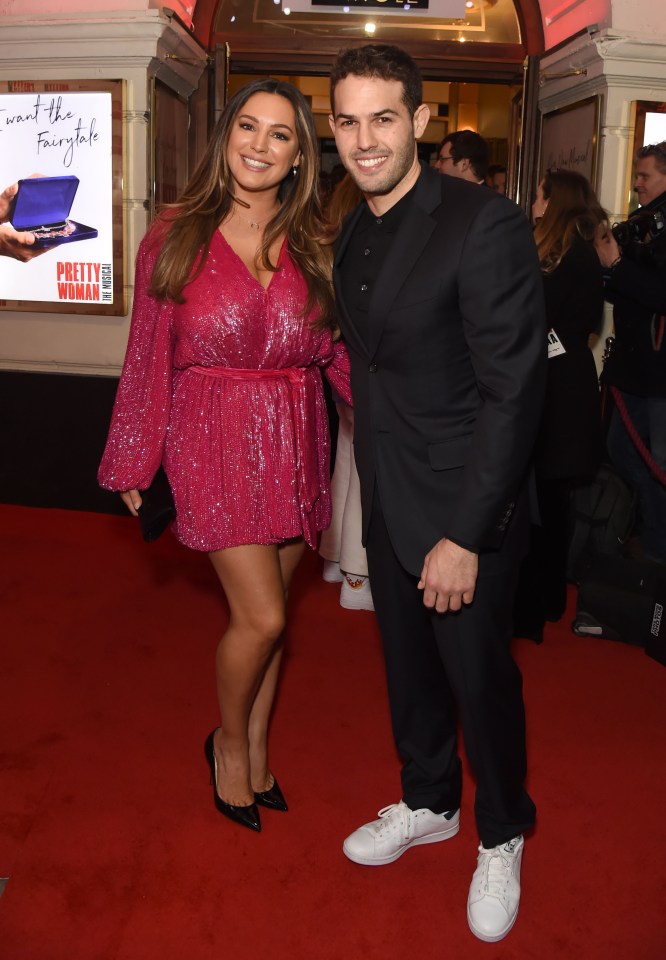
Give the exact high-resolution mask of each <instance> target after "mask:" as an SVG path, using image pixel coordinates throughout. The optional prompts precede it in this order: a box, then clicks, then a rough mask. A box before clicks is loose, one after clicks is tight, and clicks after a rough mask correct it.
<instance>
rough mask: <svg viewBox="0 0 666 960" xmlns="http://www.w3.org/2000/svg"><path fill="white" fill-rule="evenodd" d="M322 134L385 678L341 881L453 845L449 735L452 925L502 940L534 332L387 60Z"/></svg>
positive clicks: (417, 96)
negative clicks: (364, 814)
mask: <svg viewBox="0 0 666 960" xmlns="http://www.w3.org/2000/svg"><path fill="white" fill-rule="evenodd" d="M331 108H332V116H331V118H330V122H331V128H332V130H333V133H334V135H335V139H336V144H337V148H338V152H339V154H340V157H341V159H342V161H343V163H344V165H345V167H346V168H347V170H349V172H350V173H351V175H352V177H353V178H354V180H355V181H356V183H357V184H358V186H359V187H360V188H361V190H362V192H363V194H364V200H363V201H362V202H361V204H360V206H359V207H358V208H357V209H356V210H355V211H354V213H352V214H351V215H350V217H349V218H348V220H347V221H346V223H345V226H344V227H343V231H342V234H341V236H340V239H339V242H338V244H337V246H336V256H335V267H334V276H335V285H336V291H337V296H338V301H339V312H340V325H341V328H342V332H343V335H344V337H345V340H346V343H347V347H348V350H349V354H350V358H351V376H352V392H353V395H354V407H355V411H354V417H355V426H354V430H355V455H356V461H357V465H358V471H359V475H360V479H361V496H362V505H363V536H364V542H365V543H366V545H367V553H368V562H369V565H370V578H371V581H372V590H373V596H374V599H375V609H376V612H377V616H378V620H379V626H380V630H381V633H382V640H383V644H384V653H385V659H386V666H387V675H388V688H389V699H390V705H391V717H392V723H393V732H394V736H395V740H396V744H397V747H398V750H399V752H400V754H401V757H402V760H403V767H402V800H401V801H400V802H399V803H397V804H392V805H391V806H389V807H386V808H385V809H383V810H382V811H380V815H379V819H378V820H376V821H373V822H372V823H369V824H365V825H364V826H362V827H360V828H359V829H358V830H356V831H355V832H354V833H353V834H352V835H351V836H350V837H348V838H347V839H346V840H345V843H344V852H345V853H346V855H347V856H348V857H349V858H350V859H352V860H354V861H355V862H357V863H363V864H367V865H379V864H385V863H391V862H392V861H394V860H396V859H397V858H398V857H399V856H400V855H401V854H402V853H404V852H405V850H407V849H408V848H409V847H411V846H414V845H417V844H421V843H433V842H436V841H439V840H445V839H448V838H449V837H452V836H453V835H455V834H456V833H457V832H458V824H459V807H460V798H461V787H462V778H461V765H460V760H459V758H458V756H457V751H456V731H457V716H458V715H460V717H461V720H462V729H463V732H464V736H465V744H466V749H467V754H468V756H469V759H470V761H471V764H472V767H473V770H474V774H475V776H476V779H477V791H476V803H475V815H476V821H477V826H478V830H479V835H480V838H481V844H482V846H481V847H480V848H479V859H478V865H477V869H476V871H475V874H474V878H473V880H472V885H471V887H470V892H469V899H468V911H467V912H468V921H469V924H470V927H471V929H472V931H473V932H474V933H475V935H476V936H478V937H480V938H481V939H483V940H489V941H493V940H499V939H501V938H502V937H503V936H505V935H506V934H507V933H508V931H509V930H510V929H511V927H512V925H513V923H514V921H515V918H516V913H517V910H518V901H519V897H520V862H521V855H522V849H523V838H522V834H523V832H524V831H525V830H527V829H529V828H530V827H531V826H532V824H533V822H534V816H535V808H534V804H533V803H532V800H531V799H530V797H529V796H528V794H527V792H526V790H525V787H524V779H525V775H526V753H525V729H524V710H523V701H522V680H521V676H520V672H519V670H518V668H517V666H516V664H515V663H514V661H513V659H512V657H511V654H510V649H509V646H510V641H511V631H512V624H511V609H512V600H513V594H514V590H515V585H516V579H517V573H518V567H519V563H520V560H521V557H522V556H523V554H524V550H525V545H526V538H527V529H528V516H527V504H526V497H525V489H524V488H525V474H526V470H527V464H528V461H529V458H530V453H531V451H532V446H533V442H534V436H535V431H536V427H537V424H538V420H539V414H540V408H541V402H542V394H543V384H544V380H545V372H546V371H545V367H546V323H545V318H544V313H543V304H542V283H541V276H540V272H539V266H538V263H537V256H536V249H535V245H534V242H533V240H532V236H531V232H530V229H529V226H528V223H527V220H526V218H525V217H524V215H523V214H522V212H521V211H520V210H519V209H518V207H517V206H516V205H515V204H513V203H512V202H511V201H510V200H506V199H505V198H502V197H499V196H498V195H497V194H495V193H494V192H493V191H491V190H479V189H478V187H477V186H475V185H473V184H469V183H465V182H464V181H462V180H457V179H453V178H451V177H441V176H439V174H438V173H437V172H436V171H434V170H432V169H430V168H428V167H426V166H421V165H420V164H419V161H418V157H417V150H416V140H417V138H418V137H419V136H421V134H422V133H423V131H424V129H425V126H426V124H427V122H428V117H429V111H428V107H427V106H426V105H425V104H423V103H422V102H421V79H420V75H419V72H418V70H417V68H416V65H415V64H414V62H413V60H412V59H411V58H410V57H409V56H408V55H407V54H406V53H404V52H403V51H402V50H400V49H398V48H396V47H391V46H384V45H371V46H365V47H360V48H355V49H351V50H346V51H342V52H341V54H340V55H339V57H338V59H337V61H336V63H335V65H334V67H333V73H332V79H331Z"/></svg>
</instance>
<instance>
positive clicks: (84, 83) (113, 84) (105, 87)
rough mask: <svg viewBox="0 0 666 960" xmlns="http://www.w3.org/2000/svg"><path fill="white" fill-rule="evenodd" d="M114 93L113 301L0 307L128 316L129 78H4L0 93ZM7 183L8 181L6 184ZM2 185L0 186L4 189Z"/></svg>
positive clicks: (1, 304) (4, 303)
mask: <svg viewBox="0 0 666 960" xmlns="http://www.w3.org/2000/svg"><path fill="white" fill-rule="evenodd" d="M26 91H27V92H30V93H110V94H111V144H112V146H111V177H112V188H111V195H112V230H113V239H112V243H113V301H112V302H111V303H108V304H106V303H92V302H91V303H88V302H86V303H74V302H72V301H71V300H68V301H63V302H57V301H51V300H2V299H0V310H12V311H29V312H31V313H59V314H70V315H71V314H74V315H90V316H111V317H118V316H124V315H125V314H126V313H127V294H126V290H125V249H126V223H125V210H124V204H123V182H124V163H125V149H124V131H123V117H124V113H125V98H126V81H125V80H79V79H69V80H67V79H65V80H52V79H48V80H30V79H27V80H26V79H25V78H22V79H21V80H20V81H12V80H1V81H0V94H7V93H25V92H26ZM4 186H6V184H5V185H4ZM4 186H3V187H0V189H4Z"/></svg>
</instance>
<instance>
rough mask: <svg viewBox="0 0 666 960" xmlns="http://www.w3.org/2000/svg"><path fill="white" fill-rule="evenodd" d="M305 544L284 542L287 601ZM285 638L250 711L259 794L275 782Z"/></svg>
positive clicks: (282, 563)
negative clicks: (272, 754) (271, 749)
mask: <svg viewBox="0 0 666 960" xmlns="http://www.w3.org/2000/svg"><path fill="white" fill-rule="evenodd" d="M304 549H305V544H304V543H303V541H302V540H298V541H290V542H289V543H283V544H281V545H280V548H279V551H278V554H279V560H280V571H281V574H282V584H283V589H284V597H285V600H286V598H287V593H288V590H289V585H290V584H291V579H292V577H293V575H294V571H295V570H296V567H297V566H298V564H299V561H300V559H301V557H302V556H303V551H304ZM282 649H283V644H282V640H280V642H279V643H278V644H276V646H275V648H274V650H273V654H272V656H271V658H270V661H269V663H268V664H267V666H266V671H265V673H264V676H263V679H262V681H261V684H260V686H259V689H258V691H257V695H256V697H255V700H254V704H253V705H252V710H251V711H250V721H249V725H248V733H249V739H250V779H251V784H252V789H253V790H254V791H256V792H257V793H260V792H261V791H263V790H269V789H270V788H271V787H272V785H273V777H272V776H271V771H270V767H269V764H268V723H269V720H270V714H271V709H272V707H273V701H274V699H275V690H276V687H277V682H278V676H279V673H280V662H281V660H282Z"/></svg>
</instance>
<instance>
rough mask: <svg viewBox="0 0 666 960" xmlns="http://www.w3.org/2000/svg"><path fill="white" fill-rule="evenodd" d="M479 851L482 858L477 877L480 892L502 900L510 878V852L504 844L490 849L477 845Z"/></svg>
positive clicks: (505, 894)
mask: <svg viewBox="0 0 666 960" xmlns="http://www.w3.org/2000/svg"><path fill="white" fill-rule="evenodd" d="M479 853H480V854H481V855H482V858H483V863H482V864H481V865H480V866H481V867H482V872H481V876H480V877H479V880H480V887H481V889H482V892H483V893H484V894H485V896H488V897H497V899H499V900H504V899H505V898H506V896H507V892H508V886H509V882H510V880H511V866H512V863H511V854H510V853H509V852H508V851H506V850H505V848H504V846H502V847H493V849H492V850H486V849H485V848H484V847H483V846H479Z"/></svg>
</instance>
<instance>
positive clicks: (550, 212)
mask: <svg viewBox="0 0 666 960" xmlns="http://www.w3.org/2000/svg"><path fill="white" fill-rule="evenodd" d="M542 189H543V196H544V199H545V200H547V201H548V206H547V207H546V211H545V213H544V215H543V217H541V218H540V219H539V220H538V221H537V224H536V226H535V228H534V239H535V241H536V245H537V249H538V251H539V260H540V261H541V269H542V270H543V272H544V273H552V271H553V270H555V268H556V267H558V266H559V265H560V263H561V262H562V258H563V257H564V256H565V255H566V254H567V253H568V251H569V250H570V249H571V245H572V244H573V242H574V240H575V238H576V237H582V238H583V240H587V241H588V242H590V243H591V242H592V241H593V240H594V237H595V234H596V232H597V230H598V229H599V226H600V224H604V223H606V221H607V217H606V212H605V211H604V209H603V207H602V206H601V205H600V203H599V201H598V200H597V196H596V194H595V192H594V190H593V189H592V186H591V184H590V182H589V180H587V179H586V178H585V177H584V176H582V174H580V173H576V171H575V170H563V169H558V170H548V171H547V173H546V175H545V177H544V178H543V181H542Z"/></svg>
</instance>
